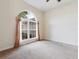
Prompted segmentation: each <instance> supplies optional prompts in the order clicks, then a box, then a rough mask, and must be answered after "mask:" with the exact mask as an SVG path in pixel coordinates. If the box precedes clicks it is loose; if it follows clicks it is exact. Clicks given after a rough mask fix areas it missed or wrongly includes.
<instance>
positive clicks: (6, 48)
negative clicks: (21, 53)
mask: <svg viewBox="0 0 79 59" xmlns="http://www.w3.org/2000/svg"><path fill="white" fill-rule="evenodd" d="M12 48H13V45H11V46H9V47H5V48H2V49H1V48H0V52H2V51H5V50H8V49H12Z"/></svg>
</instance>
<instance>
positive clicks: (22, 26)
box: [15, 11, 39, 47]
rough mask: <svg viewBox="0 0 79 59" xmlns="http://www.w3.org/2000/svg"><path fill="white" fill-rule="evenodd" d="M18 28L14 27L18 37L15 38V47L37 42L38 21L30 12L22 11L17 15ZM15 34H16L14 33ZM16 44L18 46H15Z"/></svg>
mask: <svg viewBox="0 0 79 59" xmlns="http://www.w3.org/2000/svg"><path fill="white" fill-rule="evenodd" d="M18 20H19V22H18V25H19V26H18V27H17V26H16V28H18V29H16V31H17V30H18V33H19V34H18V35H16V36H18V37H19V38H17V37H16V42H15V47H16V46H17V45H20V43H21V44H25V43H30V42H32V41H35V40H38V38H39V35H38V34H39V26H38V23H39V22H38V20H37V18H36V17H35V15H34V14H33V13H32V12H29V11H28V12H27V11H23V12H21V13H20V14H19V15H18ZM16 25H17V24H16ZM16 33H17V32H16ZM17 43H18V44H17Z"/></svg>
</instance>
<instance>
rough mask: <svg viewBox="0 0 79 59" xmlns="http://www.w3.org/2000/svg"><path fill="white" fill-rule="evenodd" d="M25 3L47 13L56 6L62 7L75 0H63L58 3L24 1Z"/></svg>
mask: <svg viewBox="0 0 79 59" xmlns="http://www.w3.org/2000/svg"><path fill="white" fill-rule="evenodd" d="M24 1H25V2H26V3H28V4H30V5H32V6H33V7H35V8H37V9H40V10H42V11H47V10H49V9H52V8H54V7H56V6H61V5H64V4H66V3H69V2H72V1H74V0H61V1H60V2H58V0H49V2H46V0H24Z"/></svg>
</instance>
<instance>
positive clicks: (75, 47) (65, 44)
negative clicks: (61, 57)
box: [46, 40, 78, 50]
mask: <svg viewBox="0 0 79 59" xmlns="http://www.w3.org/2000/svg"><path fill="white" fill-rule="evenodd" d="M46 41H50V42H52V43H55V44H56V45H62V46H65V47H69V48H73V49H76V50H77V49H78V46H77V45H72V44H68V43H64V42H58V41H52V40H46Z"/></svg>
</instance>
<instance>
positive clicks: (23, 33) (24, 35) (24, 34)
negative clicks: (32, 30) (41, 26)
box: [22, 30, 28, 40]
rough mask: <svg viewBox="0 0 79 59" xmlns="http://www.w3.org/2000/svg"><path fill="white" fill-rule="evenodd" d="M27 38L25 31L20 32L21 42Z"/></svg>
mask: <svg viewBox="0 0 79 59" xmlns="http://www.w3.org/2000/svg"><path fill="white" fill-rule="evenodd" d="M27 37H28V36H27V31H26V30H25V31H24V30H23V31H22V40H24V39H27Z"/></svg>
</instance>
